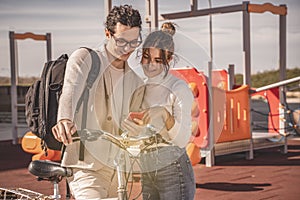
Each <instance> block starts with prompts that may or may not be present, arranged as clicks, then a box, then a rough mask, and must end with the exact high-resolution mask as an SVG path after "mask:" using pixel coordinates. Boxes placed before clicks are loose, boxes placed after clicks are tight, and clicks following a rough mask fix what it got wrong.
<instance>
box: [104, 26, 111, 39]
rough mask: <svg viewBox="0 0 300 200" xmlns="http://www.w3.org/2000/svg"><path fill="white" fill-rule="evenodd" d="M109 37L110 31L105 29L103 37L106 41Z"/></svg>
mask: <svg viewBox="0 0 300 200" xmlns="http://www.w3.org/2000/svg"><path fill="white" fill-rule="evenodd" d="M110 36H111V34H110V31H109V30H108V29H107V28H106V29H105V37H106V39H109V38H110Z"/></svg>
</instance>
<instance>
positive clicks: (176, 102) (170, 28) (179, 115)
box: [122, 23, 195, 200]
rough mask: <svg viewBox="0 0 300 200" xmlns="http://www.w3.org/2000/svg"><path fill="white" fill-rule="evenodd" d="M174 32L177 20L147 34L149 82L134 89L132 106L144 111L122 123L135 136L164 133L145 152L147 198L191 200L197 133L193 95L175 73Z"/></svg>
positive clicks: (145, 61)
mask: <svg viewBox="0 0 300 200" xmlns="http://www.w3.org/2000/svg"><path fill="white" fill-rule="evenodd" d="M174 33H175V27H174V25H173V24H172V23H165V24H164V25H163V27H162V30H160V31H155V32H152V33H150V34H149V35H148V37H147V38H146V39H145V42H144V44H143V48H142V58H141V65H142V68H143V71H144V74H145V76H146V77H147V79H146V81H145V83H146V84H145V86H144V87H143V88H140V89H139V91H136V92H135V93H134V94H133V98H132V104H131V106H130V110H131V111H135V112H140V113H139V114H137V115H135V116H134V115H131V118H130V117H129V118H128V119H126V120H124V122H123V124H122V125H123V128H124V129H125V130H127V131H128V133H129V135H131V136H137V135H141V134H142V135H143V134H149V133H153V132H157V133H159V136H160V138H161V140H160V141H161V143H159V144H153V145H150V146H148V147H147V148H145V150H144V151H142V153H141V157H140V158H141V169H142V192H143V199H151V200H158V199H160V200H164V199H165V200H167V199H172V200H173V199H174V200H176V199H178V200H189V199H194V194H195V182H194V173H193V169H192V166H191V163H190V160H189V158H188V156H187V154H186V151H185V146H186V145H187V143H188V141H189V138H190V136H191V106H192V102H193V95H192V93H191V91H190V89H189V88H188V86H187V84H186V83H185V82H184V81H183V80H180V79H178V78H176V77H175V76H173V75H172V74H171V73H169V69H170V63H171V61H172V60H174V41H173V34H174ZM141 91H142V92H141ZM136 99H142V100H141V101H138V100H136ZM133 102H134V103H133ZM136 102H141V103H140V104H137V103H136ZM139 118H140V119H139Z"/></svg>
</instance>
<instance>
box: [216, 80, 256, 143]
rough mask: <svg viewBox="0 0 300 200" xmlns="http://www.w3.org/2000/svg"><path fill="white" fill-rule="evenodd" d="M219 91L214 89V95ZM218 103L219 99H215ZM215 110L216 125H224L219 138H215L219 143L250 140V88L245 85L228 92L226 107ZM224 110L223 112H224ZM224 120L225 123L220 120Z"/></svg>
mask: <svg viewBox="0 0 300 200" xmlns="http://www.w3.org/2000/svg"><path fill="white" fill-rule="evenodd" d="M217 92H218V89H217V88H215V89H214V92H213V93H214V94H213V95H216V93H217ZM214 100H215V101H217V98H214ZM214 103H215V102H214ZM214 109H215V118H214V123H215V125H216V126H218V123H220V122H221V123H224V124H223V126H222V127H223V129H222V132H221V134H220V136H219V137H217V138H215V141H217V143H222V142H230V141H236V140H243V139H250V138H251V134H250V112H249V111H250V106H249V86H247V85H243V86H241V87H239V88H237V89H234V90H231V91H226V107H225V109H224V108H219V109H216V108H214ZM222 109H223V110H222ZM220 117H221V118H222V117H223V118H224V122H222V120H220Z"/></svg>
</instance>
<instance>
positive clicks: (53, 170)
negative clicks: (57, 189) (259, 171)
mask: <svg viewBox="0 0 300 200" xmlns="http://www.w3.org/2000/svg"><path fill="white" fill-rule="evenodd" d="M28 170H29V172H30V173H31V174H33V175H35V176H38V177H39V178H42V179H48V180H54V179H56V178H58V177H60V178H62V177H69V176H72V174H73V173H72V170H71V169H70V168H66V167H61V166H60V164H59V163H56V162H52V161H47V160H34V161H32V162H31V163H30V164H29V166H28Z"/></svg>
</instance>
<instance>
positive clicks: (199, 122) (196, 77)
mask: <svg viewBox="0 0 300 200" xmlns="http://www.w3.org/2000/svg"><path fill="white" fill-rule="evenodd" d="M170 72H171V73H172V74H173V75H174V76H176V77H178V78H180V79H182V80H185V81H186V82H187V83H188V85H189V87H190V89H191V90H192V92H193V95H194V103H193V106H192V111H191V115H192V134H193V136H192V138H191V141H192V142H193V143H195V144H196V145H197V147H198V148H204V147H206V146H207V144H208V137H207V134H208V120H209V118H208V114H209V113H208V90H207V81H206V77H205V75H204V74H203V73H202V72H198V71H197V70H196V69H195V68H183V69H172V70H170Z"/></svg>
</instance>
